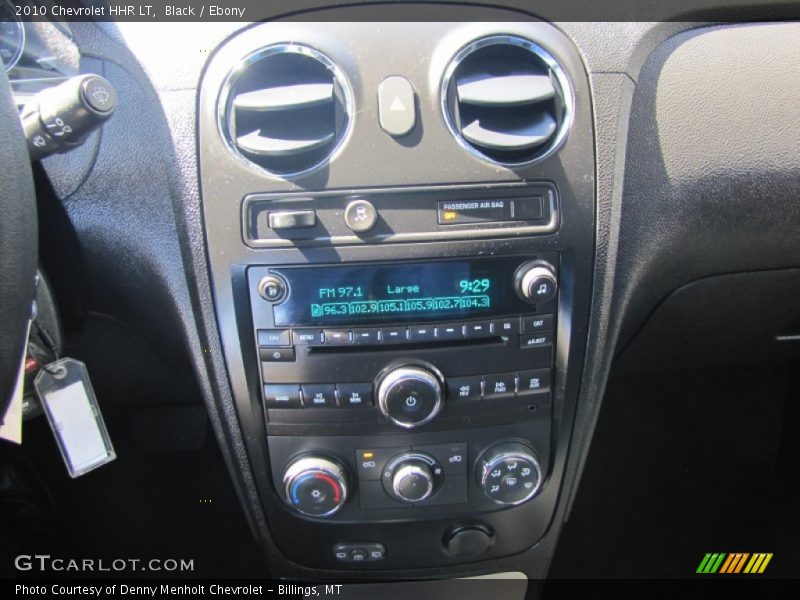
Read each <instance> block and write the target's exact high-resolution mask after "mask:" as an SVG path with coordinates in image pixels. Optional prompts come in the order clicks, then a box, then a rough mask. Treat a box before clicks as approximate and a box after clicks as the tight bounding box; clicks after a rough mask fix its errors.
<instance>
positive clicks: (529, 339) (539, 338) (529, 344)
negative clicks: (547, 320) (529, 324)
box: [519, 333, 553, 350]
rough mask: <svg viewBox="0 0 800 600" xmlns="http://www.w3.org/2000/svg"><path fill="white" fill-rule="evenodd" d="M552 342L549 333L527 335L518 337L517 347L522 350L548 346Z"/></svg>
mask: <svg viewBox="0 0 800 600" xmlns="http://www.w3.org/2000/svg"><path fill="white" fill-rule="evenodd" d="M552 342H553V336H552V335H551V334H549V333H528V334H525V335H521V336H519V347H520V348H522V349H523V350H525V349H526V348H540V347H542V346H549V345H550V344H551V343H552Z"/></svg>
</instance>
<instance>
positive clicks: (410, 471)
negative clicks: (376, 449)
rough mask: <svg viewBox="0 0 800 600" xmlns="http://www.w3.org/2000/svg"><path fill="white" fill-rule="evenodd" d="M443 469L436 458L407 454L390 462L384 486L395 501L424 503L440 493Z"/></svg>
mask: <svg viewBox="0 0 800 600" xmlns="http://www.w3.org/2000/svg"><path fill="white" fill-rule="evenodd" d="M442 478H443V469H442V465H441V464H439V461H437V460H436V459H435V458H433V457H432V456H430V455H429V454H425V453H422V452H407V453H404V454H401V455H400V456H396V457H395V458H393V459H392V460H390V461H389V462H388V463H387V464H386V466H385V467H384V471H383V486H384V489H385V490H386V492H387V493H388V494H389V495H390V496H391V497H392V498H394V499H395V500H399V501H401V502H409V503H413V502H424V501H425V500H427V499H428V498H430V497H431V496H433V495H434V494H435V493H436V492H438V491H439V489H440V488H441V484H442Z"/></svg>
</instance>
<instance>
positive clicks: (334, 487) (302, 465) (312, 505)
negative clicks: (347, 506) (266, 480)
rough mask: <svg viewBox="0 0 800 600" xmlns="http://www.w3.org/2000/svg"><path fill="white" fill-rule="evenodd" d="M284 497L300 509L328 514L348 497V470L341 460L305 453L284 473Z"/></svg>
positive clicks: (305, 512) (314, 515)
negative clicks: (341, 463)
mask: <svg viewBox="0 0 800 600" xmlns="http://www.w3.org/2000/svg"><path fill="white" fill-rule="evenodd" d="M283 485H284V491H285V494H286V496H285V500H286V503H287V504H289V506H291V507H292V508H294V509H295V510H296V511H297V512H300V513H302V514H304V515H308V516H310V517H328V516H330V515H332V514H333V513H335V512H336V511H338V510H339V509H340V508H341V507H342V506H343V505H344V503H345V500H347V473H346V471H345V470H344V467H342V465H340V464H339V463H338V462H336V461H334V460H331V459H329V458H324V457H321V456H304V457H302V458H299V459H297V460H295V461H294V462H292V463H291V464H290V465H289V467H288V468H287V469H286V471H285V472H284V474H283Z"/></svg>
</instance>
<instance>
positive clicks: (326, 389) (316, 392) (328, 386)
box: [302, 383, 336, 408]
mask: <svg viewBox="0 0 800 600" xmlns="http://www.w3.org/2000/svg"><path fill="white" fill-rule="evenodd" d="M302 390H303V406H305V407H306V408H333V407H335V406H336V386H335V385H333V384H332V383H318V384H304V385H303V386H302Z"/></svg>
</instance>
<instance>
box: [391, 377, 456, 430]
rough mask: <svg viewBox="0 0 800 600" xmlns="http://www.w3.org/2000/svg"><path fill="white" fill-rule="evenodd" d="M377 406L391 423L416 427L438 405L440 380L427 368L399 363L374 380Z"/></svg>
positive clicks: (432, 413) (438, 407) (423, 421)
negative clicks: (376, 380)
mask: <svg viewBox="0 0 800 600" xmlns="http://www.w3.org/2000/svg"><path fill="white" fill-rule="evenodd" d="M378 407H379V408H380V411H381V413H382V414H383V416H384V417H386V418H387V419H389V420H390V421H391V422H392V423H394V424H395V425H399V426H400V427H403V428H405V429H411V428H413V427H418V426H420V425H422V424H424V423H427V422H428V421H430V420H431V419H433V418H434V417H435V416H436V415H437V414H439V411H440V410H441V409H442V384H441V383H440V381H439V378H438V377H437V376H436V375H435V374H434V373H433V372H431V371H429V370H428V369H424V368H422V367H415V366H407V367H399V368H397V369H394V370H393V371H389V372H388V373H387V374H386V375H384V376H383V377H382V378H381V379H380V380H379V381H378Z"/></svg>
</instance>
